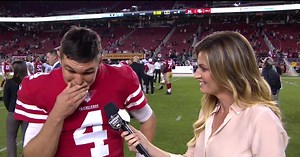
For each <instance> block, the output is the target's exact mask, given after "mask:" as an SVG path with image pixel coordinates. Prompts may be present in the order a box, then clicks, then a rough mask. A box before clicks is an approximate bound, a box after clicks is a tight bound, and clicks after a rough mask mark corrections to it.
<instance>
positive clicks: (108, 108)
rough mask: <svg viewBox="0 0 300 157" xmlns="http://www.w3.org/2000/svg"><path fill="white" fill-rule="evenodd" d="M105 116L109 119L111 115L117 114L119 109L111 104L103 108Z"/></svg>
mask: <svg viewBox="0 0 300 157" xmlns="http://www.w3.org/2000/svg"><path fill="white" fill-rule="evenodd" d="M104 111H105V113H106V116H107V117H108V118H110V117H111V116H112V115H115V114H118V111H119V108H118V107H117V106H116V105H115V104H114V103H112V102H110V103H108V104H106V105H105V106H104Z"/></svg>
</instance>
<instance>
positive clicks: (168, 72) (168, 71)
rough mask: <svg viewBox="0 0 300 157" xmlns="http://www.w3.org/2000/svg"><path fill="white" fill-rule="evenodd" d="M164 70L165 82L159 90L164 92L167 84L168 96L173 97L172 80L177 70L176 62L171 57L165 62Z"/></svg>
mask: <svg viewBox="0 0 300 157" xmlns="http://www.w3.org/2000/svg"><path fill="white" fill-rule="evenodd" d="M162 69H163V70H162V72H163V77H164V82H162V84H161V86H160V87H159V90H162V89H163V87H164V84H165V85H166V87H167V92H166V95H171V94H172V83H171V78H172V70H173V69H175V62H174V60H173V59H172V58H171V57H170V56H168V57H167V58H166V60H165V61H164V62H163V65H162Z"/></svg>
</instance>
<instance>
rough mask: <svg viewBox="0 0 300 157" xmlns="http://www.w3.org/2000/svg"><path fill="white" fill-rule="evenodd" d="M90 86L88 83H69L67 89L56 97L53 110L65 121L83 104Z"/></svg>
mask: <svg viewBox="0 0 300 157" xmlns="http://www.w3.org/2000/svg"><path fill="white" fill-rule="evenodd" d="M88 89H89V86H88V84H87V83H86V82H84V83H82V84H81V85H72V83H70V82H69V83H68V85H67V87H66V88H65V89H64V90H63V91H62V92H61V93H60V94H59V95H58V96H57V97H56V102H55V105H54V107H53V110H55V112H57V114H58V115H59V116H61V117H62V118H63V119H64V118H66V117H67V116H69V115H70V114H72V113H73V112H74V111H75V110H76V109H77V108H78V106H79V105H80V104H81V103H82V102H83V100H84V99H85V96H86V95H87V94H88Z"/></svg>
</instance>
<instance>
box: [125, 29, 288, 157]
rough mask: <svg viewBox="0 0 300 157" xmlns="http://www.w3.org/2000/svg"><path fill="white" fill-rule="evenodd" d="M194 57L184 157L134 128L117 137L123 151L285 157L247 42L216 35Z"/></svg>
mask: <svg viewBox="0 0 300 157" xmlns="http://www.w3.org/2000/svg"><path fill="white" fill-rule="evenodd" d="M194 52H195V54H196V56H197V63H198V69H197V70H196V72H195V75H194V78H195V79H196V80H198V81H199V85H200V91H201V92H202V93H203V97H202V101H201V106H202V107H201V109H200V114H199V118H198V120H197V121H196V122H195V123H194V125H193V128H194V137H193V138H192V139H191V140H190V141H189V142H188V143H187V146H188V149H187V151H186V153H185V154H183V155H175V154H172V153H169V152H166V151H164V150H162V149H160V148H158V147H156V146H154V145H153V144H151V142H149V141H148V140H147V138H145V136H144V135H143V134H142V133H141V132H140V131H138V130H136V129H134V128H132V130H133V132H135V133H134V134H129V133H128V132H127V131H124V132H123V133H122V134H121V136H122V137H123V138H124V139H125V140H126V141H127V143H128V146H129V150H131V151H136V149H135V146H137V145H138V144H142V145H143V146H144V147H145V149H146V150H147V151H148V153H149V154H150V156H151V157H250V156H251V157H269V156H270V157H285V156H286V155H285V149H286V147H287V144H288V135H287V133H286V131H285V129H284V127H283V124H282V122H281V112H280V109H279V108H278V107H277V106H276V103H275V102H274V101H272V93H271V90H270V87H269V86H268V84H267V82H266V81H265V80H264V79H263V78H262V76H261V75H260V73H259V70H258V67H257V66H256V58H255V53H254V51H253V49H252V47H251V45H250V43H249V42H248V41H247V39H246V38H245V37H244V36H242V35H241V34H239V33H237V32H231V31H222V32H216V33H213V34H211V35H209V36H207V37H206V38H205V39H203V40H202V41H200V42H199V43H198V44H197V46H196V47H195V50H194Z"/></svg>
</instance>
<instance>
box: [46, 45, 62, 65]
mask: <svg viewBox="0 0 300 157" xmlns="http://www.w3.org/2000/svg"><path fill="white" fill-rule="evenodd" d="M46 57H47V62H48V64H49V65H51V66H52V69H56V68H59V67H60V62H59V52H58V50H56V49H53V50H51V51H49V52H48V53H47V54H46Z"/></svg>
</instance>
